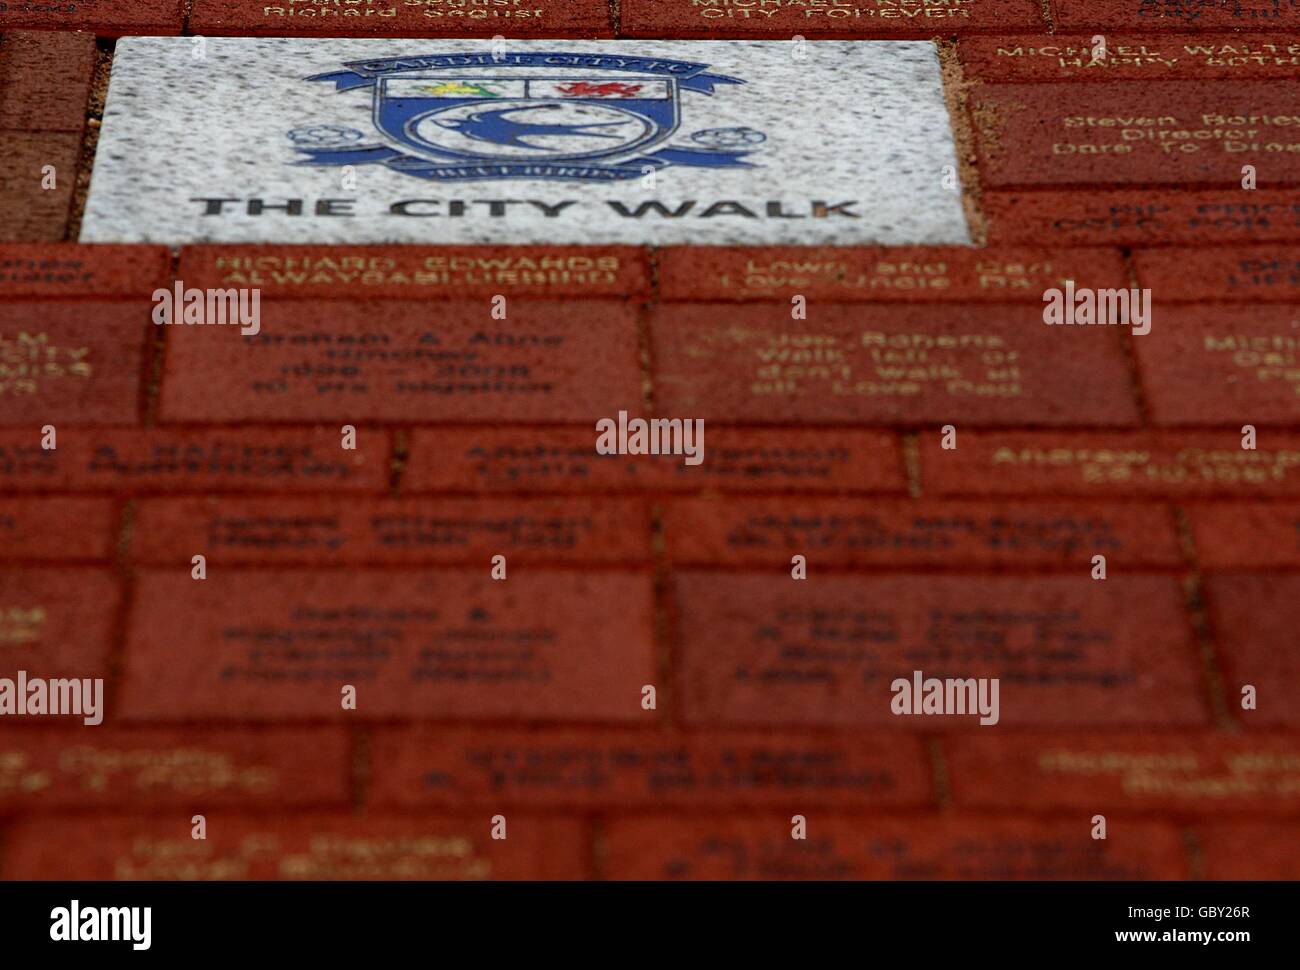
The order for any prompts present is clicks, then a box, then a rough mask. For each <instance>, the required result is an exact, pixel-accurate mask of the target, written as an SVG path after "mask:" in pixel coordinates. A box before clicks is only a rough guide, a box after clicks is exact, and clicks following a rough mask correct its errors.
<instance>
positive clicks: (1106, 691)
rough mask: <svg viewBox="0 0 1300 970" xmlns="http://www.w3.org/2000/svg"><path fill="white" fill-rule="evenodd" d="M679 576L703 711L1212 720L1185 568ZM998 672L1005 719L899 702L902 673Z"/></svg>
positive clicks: (955, 720)
mask: <svg viewBox="0 0 1300 970" xmlns="http://www.w3.org/2000/svg"><path fill="white" fill-rule="evenodd" d="M787 570H788V565H787V566H785V567H784V568H783V567H781V566H774V568H773V570H772V574H771V575H764V576H754V575H736V574H725V573H707V572H682V573H678V574H677V576H676V580H677V581H676V603H675V606H676V610H677V617H676V619H677V636H678V640H679V654H678V656H679V657H680V660H679V661H678V667H677V687H678V690H679V692H680V694H681V697H682V707H683V709H684V711H685V716H686V719H687V722H688V723H690V724H700V725H703V724H734V725H742V724H743V725H750V724H765V725H777V724H806V725H825V726H848V725H853V726H866V725H871V726H875V727H884V726H888V727H891V728H896V729H899V728H901V729H907V730H927V731H945V730H961V731H967V730H969V731H976V732H980V731H994V730H999V729H1000V728H999V725H1004V726H1006V727H1011V726H1018V725H1069V726H1078V727H1083V726H1086V725H1099V724H1135V725H1136V724H1179V725H1190V724H1202V723H1204V722H1205V720H1206V710H1205V703H1204V700H1203V697H1202V694H1203V687H1202V683H1201V676H1200V672H1199V669H1198V668H1199V664H1198V662H1197V655H1196V648H1195V646H1194V645H1193V643H1192V641H1191V635H1190V629H1189V627H1188V625H1187V621H1186V620H1185V618H1184V616H1183V603H1182V593H1181V591H1180V589H1179V586H1178V583H1177V581H1176V580H1174V579H1173V578H1169V577H1163V576H1124V577H1118V576H1112V577H1111V578H1110V579H1108V580H1105V581H1096V580H1093V579H1090V578H1089V576H1088V574H1087V573H1084V574H1081V575H1080V576H1078V577H1067V576H1062V577H1045V576H1035V577H1033V578H1029V579H1025V578H1020V577H1015V578H1013V577H968V576H934V575H923V574H918V575H896V574H895V575H889V576H881V577H869V576H828V575H820V576H819V575H817V574H816V563H815V562H814V563H813V565H812V568H811V570H810V573H809V576H810V578H809V579H808V580H806V581H797V580H793V579H791V578H790V576H789V573H788V571H787ZM917 670H919V671H921V672H922V673H923V674H924V676H926V677H939V678H946V677H960V678H967V677H976V678H985V677H988V678H999V680H1000V712H1001V717H1000V720H999V722H998V725H984V726H981V725H980V724H979V719H978V716H976V715H962V716H957V715H951V716H930V717H926V716H916V715H911V716H907V715H895V714H894V713H892V711H891V709H890V703H891V701H892V700H893V697H894V695H893V693H892V692H891V690H890V684H891V683H892V682H893V680H894V679H895V678H899V677H901V678H904V679H907V680H910V679H911V678H912V674H913V672H914V671H917Z"/></svg>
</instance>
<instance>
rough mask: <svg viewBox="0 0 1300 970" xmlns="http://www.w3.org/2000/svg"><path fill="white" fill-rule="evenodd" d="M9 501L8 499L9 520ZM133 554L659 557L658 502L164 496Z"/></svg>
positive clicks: (224, 558)
mask: <svg viewBox="0 0 1300 970" xmlns="http://www.w3.org/2000/svg"><path fill="white" fill-rule="evenodd" d="M2 525H3V505H2V504H0V526H2ZM133 536H134V538H133V541H132V546H131V558H132V559H134V560H136V561H139V562H144V563H152V564H155V565H176V564H178V563H187V562H189V561H190V557H192V556H193V555H195V554H196V553H202V554H204V555H205V556H207V557H208V560H209V562H210V563H220V564H222V565H233V564H240V563H243V564H251V565H259V564H262V563H265V564H267V565H270V564H273V563H302V564H304V565H325V564H343V563H347V564H353V565H355V564H361V563H375V564H379V565H387V564H397V563H412V564H413V563H426V562H427V563H461V564H465V565H476V566H477V565H483V564H486V563H489V562H490V561H491V559H492V557H493V556H494V555H497V554H500V555H503V556H505V557H506V558H507V560H508V561H509V562H515V561H518V562H520V563H538V562H554V563H637V562H648V561H649V560H650V509H649V506H648V505H646V504H643V503H642V502H640V501H638V500H635V499H609V498H592V499H511V500H498V501H494V502H488V501H483V500H481V499H447V500H443V501H440V502H438V503H437V505H431V504H430V503H428V502H427V501H424V500H420V499H371V500H368V501H360V500H358V499H356V498H355V497H349V498H343V497H332V498H329V497H324V496H318V497H313V498H311V499H299V500H296V501H285V500H284V499H283V498H234V499H231V498H217V497H207V498H178V499H170V498H158V499H145V500H144V501H143V502H141V503H140V505H139V507H138V508H137V511H136V517H135V526H134V531H133Z"/></svg>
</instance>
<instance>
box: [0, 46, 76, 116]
mask: <svg viewBox="0 0 1300 970" xmlns="http://www.w3.org/2000/svg"><path fill="white" fill-rule="evenodd" d="M94 69H95V38H94V35H92V34H54V33H48V32H45V31H40V32H31V33H28V32H26V31H17V30H15V31H10V32H9V33H6V34H5V35H4V36H3V37H2V38H0V129H10V130H15V131H75V132H80V131H81V129H82V126H83V125H84V124H85V118H86V101H87V100H88V99H89V97H90V75H91V72H92V71H93V70H94Z"/></svg>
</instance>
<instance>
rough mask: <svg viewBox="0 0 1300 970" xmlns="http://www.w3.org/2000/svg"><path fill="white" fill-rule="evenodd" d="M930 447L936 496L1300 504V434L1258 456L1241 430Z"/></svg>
mask: <svg viewBox="0 0 1300 970" xmlns="http://www.w3.org/2000/svg"><path fill="white" fill-rule="evenodd" d="M1141 339H1142V340H1146V339H1154V338H1150V337H1143V338H1141ZM920 439H921V443H920V457H921V482H922V486H923V488H924V490H925V494H926V495H1007V496H1017V497H1019V496H1024V495H1045V496H1059V495H1079V496H1105V497H1106V498H1108V499H1112V498H1129V497H1133V496H1147V495H1150V496H1155V495H1164V496H1171V497H1182V496H1189V497H1190V496H1195V497H1208V496H1225V497H1226V496H1231V497H1233V498H1249V497H1261V498H1262V497H1274V496H1287V495H1290V496H1295V495H1300V435H1294V434H1286V433H1280V432H1269V433H1268V434H1267V435H1266V437H1265V439H1264V440H1263V441H1262V442H1260V444H1259V447H1258V448H1257V449H1256V450H1254V451H1248V450H1245V449H1243V448H1242V447H1241V433H1240V431H1239V430H1238V429H1225V430H1224V431H1221V432H1211V431H1162V432H1159V433H1151V432H1146V431H1134V432H1121V433H1099V432H1086V431H1084V432H1075V431H1071V432H1069V433H1068V434H1066V433H1061V432H1045V431H1043V432H1039V431H1009V432H1000V433H996V434H995V433H992V432H979V431H960V432H958V438H957V448H956V449H953V450H948V451H945V450H943V448H941V447H940V440H941V437H940V434H939V433H938V431H937V430H936V431H930V432H922V433H921V436H920Z"/></svg>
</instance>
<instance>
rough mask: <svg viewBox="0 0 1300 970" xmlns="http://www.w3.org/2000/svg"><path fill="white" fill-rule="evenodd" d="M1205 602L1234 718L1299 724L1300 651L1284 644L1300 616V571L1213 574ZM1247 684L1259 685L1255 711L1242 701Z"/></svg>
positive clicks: (1248, 722) (1207, 583)
mask: <svg viewBox="0 0 1300 970" xmlns="http://www.w3.org/2000/svg"><path fill="white" fill-rule="evenodd" d="M1205 602H1206V606H1207V608H1208V610H1209V614H1210V625H1211V628H1212V630H1213V633H1214V639H1215V643H1216V644H1217V647H1218V649H1217V654H1216V655H1217V656H1218V658H1219V663H1220V665H1221V666H1222V669H1223V688H1224V692H1225V694H1226V695H1227V701H1228V707H1229V709H1230V710H1232V711H1233V713H1234V716H1235V718H1236V719H1237V720H1238V721H1240V723H1242V724H1245V725H1247V726H1252V727H1255V726H1265V725H1289V726H1291V727H1295V726H1296V725H1298V724H1300V705H1297V704H1296V702H1295V685H1296V683H1298V682H1300V656H1297V654H1296V652H1295V651H1294V650H1288V649H1281V648H1280V645H1281V644H1287V643H1290V642H1291V639H1292V637H1293V635H1294V633H1293V631H1294V630H1295V628H1296V623H1297V620H1298V619H1300V610H1297V606H1296V604H1297V603H1300V576H1262V575H1221V576H1211V577H1209V578H1208V579H1207V580H1206V581H1205ZM1246 685H1250V686H1252V687H1254V688H1255V690H1256V709H1255V710H1244V709H1243V708H1242V706H1241V702H1242V700H1243V695H1242V688H1243V687H1244V686H1246Z"/></svg>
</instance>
